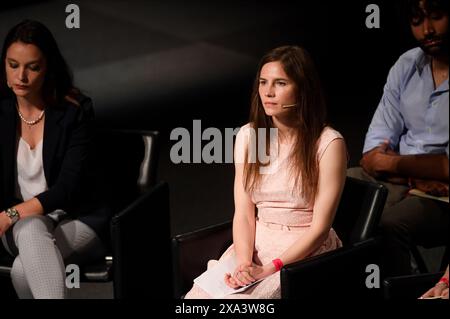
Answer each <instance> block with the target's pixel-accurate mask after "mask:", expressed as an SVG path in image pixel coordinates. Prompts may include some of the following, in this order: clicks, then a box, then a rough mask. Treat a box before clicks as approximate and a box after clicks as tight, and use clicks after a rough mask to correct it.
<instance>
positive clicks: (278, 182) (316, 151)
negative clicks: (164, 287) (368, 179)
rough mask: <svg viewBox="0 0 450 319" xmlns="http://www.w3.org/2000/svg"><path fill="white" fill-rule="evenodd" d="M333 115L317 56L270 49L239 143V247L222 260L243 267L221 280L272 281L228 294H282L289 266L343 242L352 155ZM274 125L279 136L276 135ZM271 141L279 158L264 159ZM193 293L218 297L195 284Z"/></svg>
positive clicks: (236, 241)
mask: <svg viewBox="0 0 450 319" xmlns="http://www.w3.org/2000/svg"><path fill="white" fill-rule="evenodd" d="M325 117H326V116H325V102H324V98H323V92H322V90H321V86H320V82H319V78H318V74H317V71H316V69H315V66H314V64H313V61H312V59H311V58H310V56H309V54H308V53H307V52H306V51H305V50H304V49H302V48H299V47H295V46H284V47H279V48H276V49H273V50H272V51H270V52H269V53H267V54H266V55H265V56H264V57H263V58H262V60H261V62H260V64H259V68H258V73H257V75H256V79H255V83H254V87H253V93H252V104H251V109H250V123H248V124H247V125H245V126H244V127H242V128H241V130H240V131H239V133H238V135H237V137H236V144H235V169H236V170H235V182H234V201H235V212H234V218H233V245H232V246H230V247H229V248H228V249H227V250H226V251H225V253H224V254H223V255H222V257H221V258H220V261H223V260H225V259H227V258H235V260H236V263H237V267H236V269H235V270H234V271H233V272H232V273H228V274H224V278H218V280H224V281H225V283H226V284H227V285H228V286H229V287H231V288H239V287H242V286H245V285H247V284H250V283H252V282H254V281H255V280H259V279H264V280H262V281H260V282H258V283H256V284H255V285H253V286H251V287H249V288H248V289H246V290H244V291H243V292H240V293H236V294H232V295H228V296H227V298H228V297H230V298H280V297H281V289H280V275H279V274H280V273H279V270H280V269H281V267H282V266H283V264H289V263H293V262H295V261H298V260H301V259H304V258H306V257H308V256H312V255H317V254H320V253H323V252H326V251H329V250H333V249H336V248H338V247H340V246H341V241H340V240H339V238H338V236H337V235H336V233H335V232H334V230H333V229H332V228H331V225H332V222H333V219H334V215H335V212H336V209H337V206H338V203H339V199H340V196H341V193H342V190H343V187H344V183H345V172H346V163H347V155H346V154H347V153H346V147H345V143H344V140H343V138H342V136H341V134H339V133H338V132H337V131H335V130H333V129H332V128H331V127H329V126H327V125H326V121H325V120H326V119H325ZM271 128H272V130H274V131H276V132H277V134H274V135H275V136H273V135H270V137H269V131H270V129H271ZM258 129H263V130H264V132H265V134H266V139H265V140H264V141H262V140H263V139H262V137H258V135H259V134H253V135H252V132H253V133H256V132H258ZM261 141H262V142H261ZM268 144H270V146H269V152H268V153H269V154H271V156H270V157H271V159H270V162H269V163H267V162H266V163H263V161H262V160H261V159H260V158H259V157H258V158H256V154H260V150H261V149H262V148H263V146H266V147H267V146H268ZM263 154H267V153H266V152H265V151H264V153H263ZM272 155H274V156H272ZM220 261H219V262H220ZM210 264H212V263H210ZM186 298H211V296H210V295H209V294H208V293H206V292H205V291H204V290H203V289H202V288H200V287H199V286H198V285H197V284H194V287H193V288H192V289H191V290H190V291H189V292H188V293H187V295H186Z"/></svg>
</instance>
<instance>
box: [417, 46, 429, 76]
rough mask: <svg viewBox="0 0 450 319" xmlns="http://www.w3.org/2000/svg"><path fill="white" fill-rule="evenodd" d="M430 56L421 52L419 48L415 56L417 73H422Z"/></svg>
mask: <svg viewBox="0 0 450 319" xmlns="http://www.w3.org/2000/svg"><path fill="white" fill-rule="evenodd" d="M430 62H431V58H430V57H429V56H428V55H426V54H425V52H423V50H422V49H420V50H419V53H418V55H417V58H416V68H417V72H419V75H420V76H421V75H422V72H423V70H424V68H425V67H426V66H427V65H428V64H430Z"/></svg>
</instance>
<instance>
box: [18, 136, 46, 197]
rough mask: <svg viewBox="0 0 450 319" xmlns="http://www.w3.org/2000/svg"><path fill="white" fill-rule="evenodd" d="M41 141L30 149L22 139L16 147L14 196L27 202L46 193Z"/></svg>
mask: <svg viewBox="0 0 450 319" xmlns="http://www.w3.org/2000/svg"><path fill="white" fill-rule="evenodd" d="M42 144H43V142H42V140H41V141H40V142H39V143H37V144H36V146H35V148H33V149H31V148H30V146H29V145H28V143H27V142H25V140H24V139H23V138H20V139H19V144H18V147H17V180H16V182H17V184H16V186H17V187H16V196H17V198H18V199H22V200H23V201H27V200H29V199H31V198H33V197H35V196H36V195H38V194H40V193H42V192H44V191H46V190H47V189H48V187H47V181H46V180H45V175H44V164H43V161H42Z"/></svg>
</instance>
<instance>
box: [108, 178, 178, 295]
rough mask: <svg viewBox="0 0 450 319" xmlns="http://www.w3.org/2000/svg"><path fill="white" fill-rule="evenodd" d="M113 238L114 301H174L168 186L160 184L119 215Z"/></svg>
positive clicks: (113, 226)
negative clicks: (141, 299) (165, 299)
mask: <svg viewBox="0 0 450 319" xmlns="http://www.w3.org/2000/svg"><path fill="white" fill-rule="evenodd" d="M111 237H112V245H113V260H114V264H113V265H114V266H113V267H114V296H115V298H127V299H128V298H134V299H135V298H172V295H173V290H172V287H173V283H172V257H171V250H170V211H169V187H168V185H167V183H165V182H161V183H159V184H158V185H156V186H155V187H154V188H153V189H151V190H150V191H147V192H146V193H144V194H143V195H142V196H141V197H140V198H139V199H138V200H136V201H135V202H134V203H133V204H132V205H131V206H129V207H127V208H126V209H124V210H123V211H121V212H120V213H119V214H116V215H115V216H114V217H113V218H112V220H111ZM146 255H147V256H146Z"/></svg>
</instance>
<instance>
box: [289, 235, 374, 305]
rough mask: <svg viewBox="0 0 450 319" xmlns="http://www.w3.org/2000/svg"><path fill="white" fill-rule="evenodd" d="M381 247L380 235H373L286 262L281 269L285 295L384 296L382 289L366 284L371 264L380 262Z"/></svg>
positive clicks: (313, 296)
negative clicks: (367, 271) (327, 250)
mask: <svg viewBox="0 0 450 319" xmlns="http://www.w3.org/2000/svg"><path fill="white" fill-rule="evenodd" d="M379 249H380V240H379V238H369V239H367V240H364V241H361V242H359V243H356V244H353V245H350V246H347V247H341V248H338V249H336V250H333V251H329V252H326V253H324V254H321V255H317V256H313V257H309V258H307V259H304V260H301V261H298V262H295V263H292V264H289V265H285V266H284V267H283V268H282V269H281V297H282V298H283V299H299V298H315V297H319V298H332V299H336V298H338V299H341V298H342V299H344V298H346V299H348V298H352V299H354V298H374V297H376V298H381V289H369V288H367V287H366V284H365V282H366V278H367V276H368V275H369V274H370V273H366V267H367V265H369V264H376V265H380V254H379ZM379 280H380V281H381V279H379ZM324 294H325V295H324Z"/></svg>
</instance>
